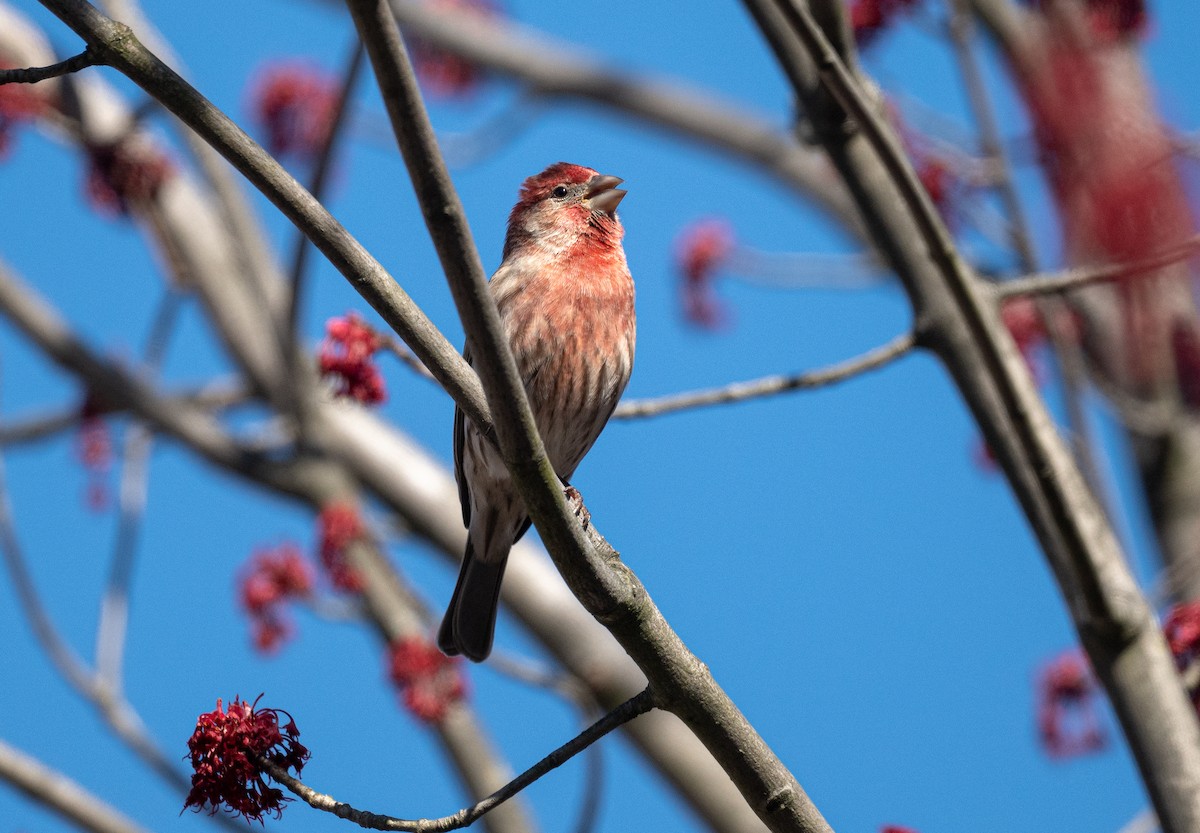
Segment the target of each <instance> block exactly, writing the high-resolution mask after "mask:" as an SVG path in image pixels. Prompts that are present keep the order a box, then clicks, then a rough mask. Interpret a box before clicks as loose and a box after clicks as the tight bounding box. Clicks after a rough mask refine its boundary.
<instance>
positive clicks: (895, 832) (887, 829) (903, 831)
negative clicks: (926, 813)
mask: <svg viewBox="0 0 1200 833" xmlns="http://www.w3.org/2000/svg"><path fill="white" fill-rule="evenodd" d="M879 833H917V831H916V829H915V828H912V827H901V826H900V825H898V824H885V825H884V826H883V827H881V828H879Z"/></svg>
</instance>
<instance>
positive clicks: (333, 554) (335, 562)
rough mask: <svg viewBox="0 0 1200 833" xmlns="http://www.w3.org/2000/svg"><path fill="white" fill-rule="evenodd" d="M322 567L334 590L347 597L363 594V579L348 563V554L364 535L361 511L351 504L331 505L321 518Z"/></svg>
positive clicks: (318, 522)
mask: <svg viewBox="0 0 1200 833" xmlns="http://www.w3.org/2000/svg"><path fill="white" fill-rule="evenodd" d="M317 527H318V530H319V537H320V541H321V544H320V549H321V564H322V565H323V566H324V567H325V570H326V572H327V573H329V580H330V581H331V582H332V583H333V586H334V587H336V588H337V589H339V590H344V591H345V592H347V593H361V592H362V589H363V580H362V576H361V575H359V574H358V572H357V571H356V570H354V569H353V568H352V567H351V566H350V565H349V564H348V563H347V561H346V550H347V548H348V547H349V546H350V545H351V544H352V543H354V542H355V541H356V540H358V539H359V538H361V537H362V535H363V524H362V519H361V518H360V517H359V516H358V510H357V509H356V508H354V506H352V505H350V504H348V503H331V504H329V505H328V506H326V507H325V508H324V509H322V510H321V514H320V516H319V517H318V518H317Z"/></svg>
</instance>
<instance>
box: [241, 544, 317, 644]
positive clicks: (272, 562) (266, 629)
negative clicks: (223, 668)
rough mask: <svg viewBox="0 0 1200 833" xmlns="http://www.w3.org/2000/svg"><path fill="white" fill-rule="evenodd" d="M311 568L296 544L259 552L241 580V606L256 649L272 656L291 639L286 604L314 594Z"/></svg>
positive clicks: (290, 625)
mask: <svg viewBox="0 0 1200 833" xmlns="http://www.w3.org/2000/svg"><path fill="white" fill-rule="evenodd" d="M313 583H314V582H313V574H312V568H311V567H310V566H309V563H308V561H307V560H305V558H304V556H303V555H301V553H300V550H299V548H297V547H296V546H295V545H294V544H281V545H280V546H278V547H276V548H275V549H263V550H258V551H257V552H256V553H255V554H254V557H253V559H252V560H251V561H250V565H249V568H248V569H247V570H246V571H245V573H244V575H243V576H242V578H241V581H240V584H241V599H242V606H243V607H244V608H245V609H246V613H247V614H249V616H250V619H251V629H252V634H253V641H254V647H255V648H257V649H258V650H260V651H263V652H265V653H272V652H274V651H275V650H277V649H278V648H279V646H280V645H282V644H283V642H284V641H286V640H287V639H288V638H289V637H291V635H292V630H293V629H292V624H291V621H290V620H289V619H288V616H287V611H286V608H285V605H286V603H287V602H288V601H289V600H292V599H302V598H306V597H307V596H309V595H311V594H312V590H313Z"/></svg>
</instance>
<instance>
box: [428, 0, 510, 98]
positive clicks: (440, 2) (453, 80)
mask: <svg viewBox="0 0 1200 833" xmlns="http://www.w3.org/2000/svg"><path fill="white" fill-rule="evenodd" d="M427 5H428V6H429V8H430V9H432V10H434V11H446V12H452V13H459V14H469V15H473V16H475V17H478V18H480V19H481V20H491V19H494V18H498V17H501V16H502V12H501V10H500V7H499V6H497V5H496V4H495V3H493V2H491V0H428V2H427ZM409 50H410V52H411V53H412V62H413V69H414V70H415V71H416V73H417V79H418V80H419V81H420V82H421V87H422V88H423V89H424V90H425V92H426V93H427V94H429V95H430V96H433V97H435V98H460V99H461V98H465V97H467V96H469V95H471V94H472V93H474V92H475V90H476V89H477V88H478V87H479V82H480V81H481V80H482V79H483V77H484V75H485V74H486V73H485V71H484V70H483V69H482V68H481V67H480V66H479V65H478V64H475V63H472V62H471V61H469V60H467V59H466V58H464V57H462V56H461V55H455V54H454V53H452V52H448V51H446V50H445V49H442V48H441V47H438V46H436V45H434V44H433V43H430V42H429V41H427V40H425V39H424V38H420V37H413V38H411V39H410V40H409Z"/></svg>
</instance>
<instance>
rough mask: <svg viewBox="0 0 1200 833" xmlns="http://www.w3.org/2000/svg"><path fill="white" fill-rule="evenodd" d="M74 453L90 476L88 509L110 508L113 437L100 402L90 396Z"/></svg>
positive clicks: (82, 408)
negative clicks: (109, 478)
mask: <svg viewBox="0 0 1200 833" xmlns="http://www.w3.org/2000/svg"><path fill="white" fill-rule="evenodd" d="M75 453H76V455H77V456H78V457H79V462H80V463H81V464H82V465H83V469H84V471H85V472H87V474H88V486H87V505H88V508H90V509H92V510H93V511H100V510H102V509H104V508H105V507H106V506H107V505H108V483H107V479H108V474H109V472H110V471H111V470H112V464H113V446H112V434H111V433H110V432H109V429H108V423H107V422H105V421H104V417H103V407H102V405H101V403H100V400H99V399H98V398H97V397H96V396H95V395H93V394H91V393H89V394H88V395H87V396H86V397H85V398H84V400H83V405H82V406H81V407H80V409H79V433H78V435H77V436H76V440H75Z"/></svg>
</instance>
